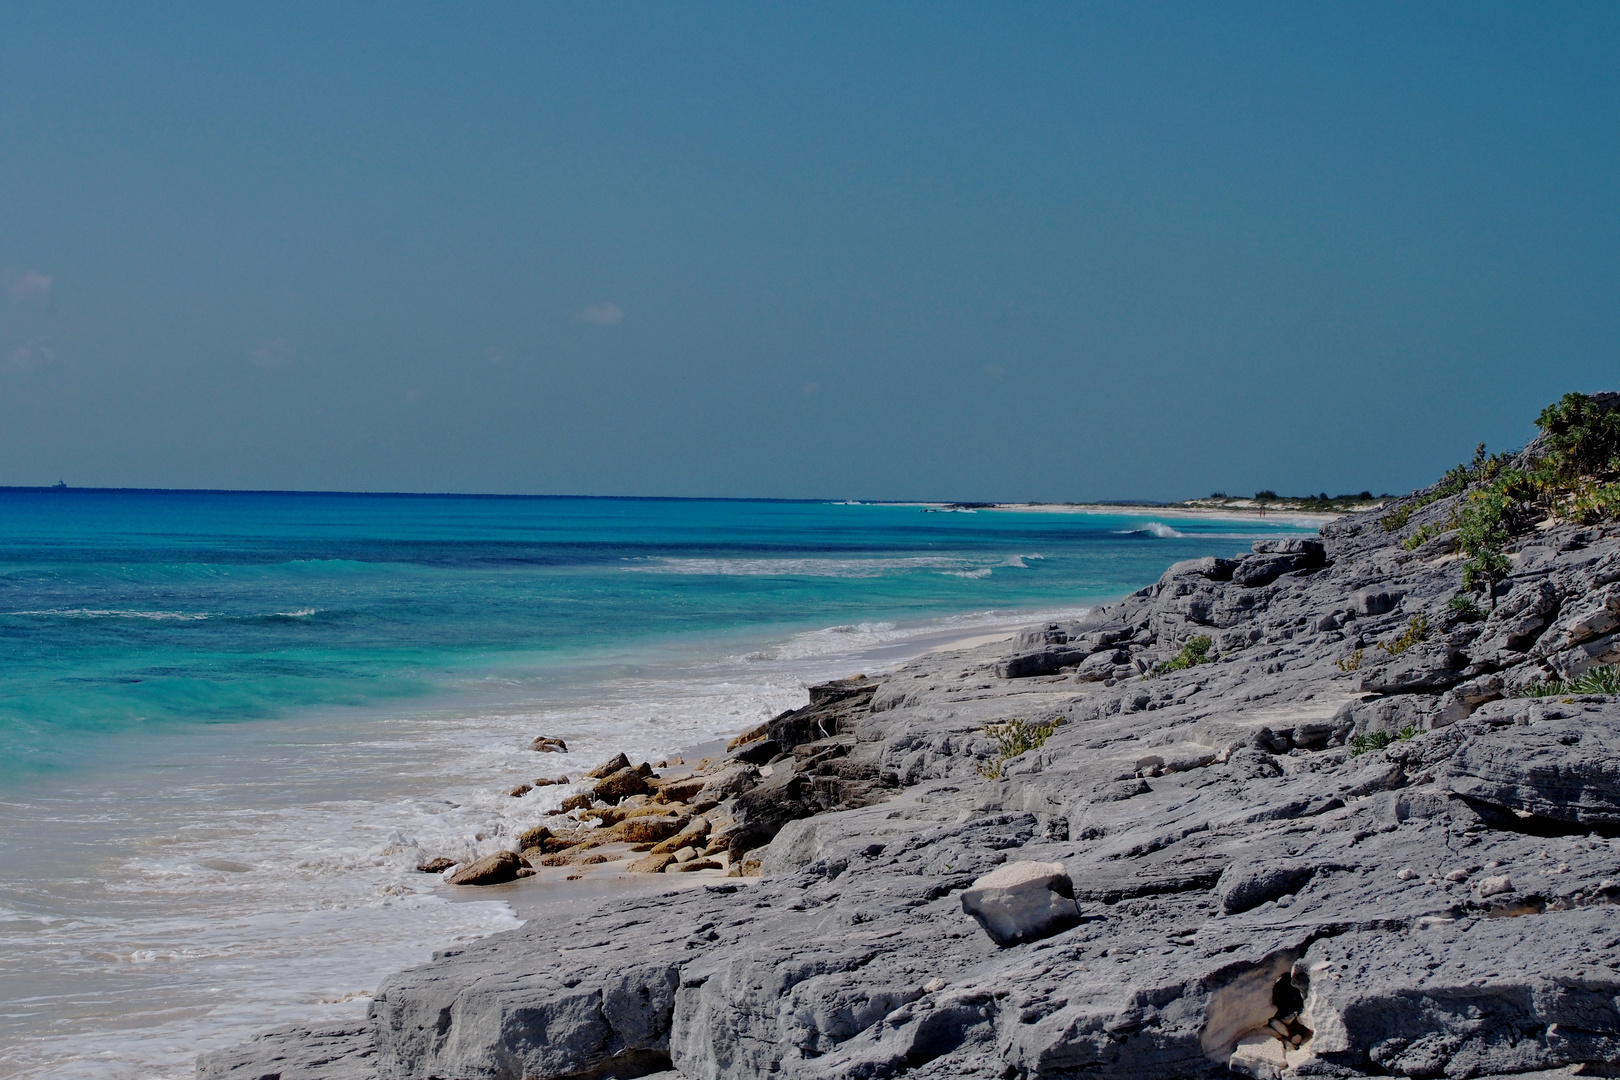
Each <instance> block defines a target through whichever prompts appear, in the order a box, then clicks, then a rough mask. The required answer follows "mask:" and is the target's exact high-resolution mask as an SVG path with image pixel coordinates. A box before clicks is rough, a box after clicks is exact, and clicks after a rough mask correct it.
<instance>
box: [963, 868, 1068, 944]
mask: <svg viewBox="0 0 1620 1080" xmlns="http://www.w3.org/2000/svg"><path fill="white" fill-rule="evenodd" d="M962 910H963V911H965V912H967V913H968V914H969V915H971V916H973V917H974V918H975V919H977V920H978V922H979V925H980V926H982V927H984V931H985V933H987V934H989V935H990V936H991V938H993V939H994V940H995V942H996V944H998V945H1016V944H1017V943H1018V942H1020V941H1030V940H1033V939H1035V938H1040V937H1046V936H1047V935H1048V934H1052V933H1055V932H1057V931H1058V930H1061V929H1064V928H1066V927H1068V926H1072V925H1073V924H1074V923H1075V922H1077V921H1078V920H1079V918H1080V908H1079V905H1078V904H1076V903H1075V900H1074V883H1073V882H1072V881H1070V880H1069V875H1068V874H1067V873H1066V872H1065V871H1064V869H1063V864H1062V863H1055V862H1054V863H1045V862H1012V863H1007V864H1006V865H1005V866H1000V867H997V868H996V869H994V870H992V871H990V872H989V873H988V874H985V875H984V876H983V877H981V878H979V879H978V880H977V881H975V882H974V883H973V884H972V885H970V886H968V888H967V889H966V890H965V891H964V892H963V893H962Z"/></svg>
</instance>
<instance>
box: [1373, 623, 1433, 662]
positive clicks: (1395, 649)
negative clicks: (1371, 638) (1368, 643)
mask: <svg viewBox="0 0 1620 1080" xmlns="http://www.w3.org/2000/svg"><path fill="white" fill-rule="evenodd" d="M1428 636H1429V617H1428V616H1427V615H1425V614H1423V613H1422V612H1418V613H1417V614H1416V615H1414V616H1412V618H1411V621H1410V622H1408V623H1407V624H1406V630H1405V631H1403V632H1402V634H1401V636H1400V637H1398V638H1396V639H1395V640H1393V641H1380V642H1379V643H1378V647H1379V648H1380V649H1383V650H1384V651H1385V652H1387V653H1389V655H1391V656H1399V655H1401V653H1403V652H1405V651H1406V650H1407V649H1410V648H1411V647H1412V646H1414V645H1416V644H1417V643H1418V642H1420V641H1423V640H1425V639H1426V638H1428Z"/></svg>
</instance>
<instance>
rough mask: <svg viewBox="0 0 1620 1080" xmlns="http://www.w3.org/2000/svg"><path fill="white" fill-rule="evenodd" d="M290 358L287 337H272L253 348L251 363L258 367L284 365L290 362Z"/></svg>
mask: <svg viewBox="0 0 1620 1080" xmlns="http://www.w3.org/2000/svg"><path fill="white" fill-rule="evenodd" d="M292 360H293V358H292V353H291V352H290V351H289V350H288V348H287V339H286V338H284V337H279V336H278V337H273V338H271V339H270V340H269V341H266V342H265V343H264V344H262V345H260V346H259V347H258V348H257V349H254V350H253V363H254V364H255V365H257V366H258V367H262V368H275V367H285V366H286V365H288V364H290V363H292Z"/></svg>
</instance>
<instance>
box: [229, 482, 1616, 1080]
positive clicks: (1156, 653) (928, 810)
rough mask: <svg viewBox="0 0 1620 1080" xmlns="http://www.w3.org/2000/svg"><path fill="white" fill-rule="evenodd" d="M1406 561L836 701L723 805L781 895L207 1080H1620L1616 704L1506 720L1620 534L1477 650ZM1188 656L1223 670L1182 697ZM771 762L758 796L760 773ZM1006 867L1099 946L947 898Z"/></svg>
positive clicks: (1219, 566)
mask: <svg viewBox="0 0 1620 1080" xmlns="http://www.w3.org/2000/svg"><path fill="white" fill-rule="evenodd" d="M1463 497H1465V496H1454V497H1453V498H1452V500H1450V502H1449V504H1448V500H1438V501H1436V502H1431V503H1430V504H1429V505H1427V506H1425V507H1423V508H1422V510H1423V513H1422V515H1416V514H1415V515H1413V521H1414V524H1417V523H1419V522H1420V521H1429V520H1432V521H1436V522H1444V521H1447V520H1449V515H1451V514H1452V513H1454V511H1455V508H1456V500H1457V499H1460V498H1463ZM1400 539H1402V534H1401V533H1399V532H1394V533H1392V532H1388V531H1386V530H1385V529H1384V527H1383V526H1382V525H1381V524H1380V522H1379V515H1377V514H1364V515H1358V516H1352V517H1347V518H1344V519H1341V520H1340V521H1337V522H1334V523H1333V524H1331V525H1329V526H1327V527H1326V528H1324V529H1323V530H1322V537H1321V544H1320V547H1317V546H1313V545H1311V544H1299V545H1296V546H1277V545H1274V544H1257V545H1255V550H1254V551H1252V552H1249V553H1246V554H1243V555H1240V556H1238V557H1235V558H1231V559H1206V560H1196V561H1194V562H1192V563H1181V564H1177V565H1176V566H1174V567H1171V568H1170V570H1169V571H1167V572H1166V573H1165V574H1164V576H1163V577H1162V578H1161V579H1160V580H1159V581H1158V582H1157V583H1155V584H1154V585H1152V586H1149V587H1148V588H1145V589H1143V590H1141V591H1139V592H1137V593H1134V594H1132V595H1131V596H1129V597H1126V598H1125V599H1123V600H1122V601H1120V602H1119V603H1116V604H1112V605H1109V606H1108V607H1106V608H1101V609H1098V610H1096V611H1094V612H1092V613H1091V614H1090V615H1088V616H1087V617H1086V618H1085V619H1082V620H1077V621H1075V622H1072V623H1065V624H1044V625H1042V626H1039V627H1034V628H1031V629H1030V630H1029V631H1026V632H1025V633H1024V634H1022V635H1020V636H1019V638H1018V639H1017V640H1016V641H1014V642H1012V643H1009V644H1007V645H1005V646H1000V647H996V646H990V647H983V648H979V649H975V650H971V651H965V652H954V653H951V652H946V653H935V654H930V655H928V656H925V657H923V658H921V659H919V660H917V661H915V662H913V663H911V664H908V665H907V666H905V667H903V668H901V669H900V670H898V671H895V672H893V673H891V674H889V675H886V676H882V677H877V678H869V679H863V680H859V681H846V682H845V683H843V684H834V685H832V686H829V687H827V688H818V689H817V691H816V694H815V697H814V698H813V700H812V703H811V705H810V706H808V707H807V708H806V709H804V710H796V711H795V712H794V713H790V714H784V716H782V717H779V718H777V720H775V721H772V722H771V723H770V724H769V725H766V726H765V730H762V731H760V732H758V733H754V734H753V737H752V738H749V739H747V740H745V741H742V742H740V743H739V744H738V746H737V747H735V748H734V749H733V752H732V754H733V761H734V762H735V766H725V767H726V768H728V769H729V768H733V767H734V768H735V769H736V770H740V771H741V772H742V774H744V775H746V770H750V769H752V770H755V773H754V774H753V776H752V777H751V779H761V781H762V782H759V783H757V785H755V786H752V787H749V786H748V785H747V784H746V783H743V782H739V784H738V787H739V790H738V791H736V792H733V793H728V794H727V795H726V796H725V798H726V799H727V800H728V801H727V802H726V803H725V804H723V805H725V806H726V807H727V808H728V810H727V813H730V814H732V815H733V816H734V821H735V823H734V824H733V825H731V826H728V827H727V828H726V829H723V830H722V829H717V830H715V833H714V834H713V835H719V834H720V833H722V832H723V833H725V835H726V836H727V837H728V839H729V843H730V845H731V849H732V852H733V854H734V855H737V856H739V858H737V859H736V861H735V862H734V864H733V865H735V866H737V867H739V868H741V867H744V866H746V867H748V868H749V869H750V870H752V869H755V868H757V869H758V870H759V871H761V872H762V874H763V876H759V877H742V878H733V879H726V880H725V881H724V882H722V883H711V884H708V885H706V886H704V887H702V888H697V889H690V890H685V891H679V892H671V893H668V894H665V895H661V896H651V897H648V896H643V897H637V898H634V899H627V900H623V901H620V902H616V903H610V904H607V905H606V906H604V908H603V909H602V910H601V911H600V912H598V913H596V914H593V915H591V916H589V917H585V918H579V919H568V920H537V921H534V922H531V923H529V924H527V925H525V926H524V927H523V928H521V929H519V930H516V931H512V932H509V933H505V934H498V935H494V936H492V937H490V938H486V939H484V940H482V941H479V942H475V943H473V944H471V945H468V946H466V947H464V948H459V949H455V950H449V951H446V952H444V953H442V954H440V955H439V956H438V957H436V958H435V960H434V961H433V962H432V963H431V964H428V965H425V966H423V967H420V968H417V969H415V970H412V971H408V972H404V973H401V974H399V975H395V976H393V977H391V978H390V979H388V980H387V981H386V982H385V983H384V984H383V986H382V987H381V988H380V989H379V991H378V993H377V996H376V998H375V1000H374V1002H373V1004H372V1007H371V1014H370V1020H369V1022H368V1023H367V1024H365V1025H361V1026H358V1027H355V1028H353V1029H344V1030H332V1031H323V1032H319V1033H298V1032H279V1033H274V1034H272V1035H266V1036H263V1037H261V1038H260V1039H258V1040H256V1041H255V1042H253V1043H250V1044H247V1045H246V1046H244V1047H241V1048H238V1049H237V1050H233V1051H229V1052H225V1053H221V1054H215V1055H211V1056H209V1057H208V1058H207V1059H206V1060H205V1061H203V1062H202V1063H201V1064H200V1066H199V1075H200V1076H202V1077H207V1078H221V1077H255V1078H256V1077H260V1076H265V1075H269V1074H272V1073H279V1074H280V1076H281V1078H282V1080H294V1078H304V1077H316V1076H328V1077H333V1078H339V1077H341V1078H344V1080H350V1078H353V1080H360V1078H362V1077H364V1078H366V1080H370V1078H371V1077H379V1078H388V1080H416V1078H421V1080H426V1078H428V1077H448V1078H460V1080H473V1078H478V1080H517V1078H520V1077H524V1078H541V1077H580V1076H609V1075H618V1076H630V1075H640V1074H643V1073H646V1072H649V1071H653V1070H660V1069H662V1070H671V1075H672V1076H677V1075H678V1076H680V1077H685V1078H688V1080H743V1078H752V1077H762V1076H766V1075H773V1074H775V1075H781V1076H783V1077H806V1078H809V1077H818V1078H819V1077H828V1078H832V1077H840V1078H842V1077H848V1078H851V1080H854V1078H862V1080H865V1078H874V1077H889V1076H907V1077H919V1078H920V1077H984V1078H987V1080H988V1078H991V1077H1001V1078H1006V1077H1013V1078H1036V1077H1040V1078H1047V1077H1052V1078H1056V1077H1065V1078H1068V1077H1081V1076H1084V1077H1088V1078H1093V1077H1094V1078H1120V1080H1125V1078H1142V1077H1165V1078H1169V1077H1211V1078H1213V1077H1217V1076H1223V1075H1230V1070H1232V1069H1237V1070H1240V1071H1246V1072H1248V1073H1250V1074H1251V1075H1265V1076H1272V1075H1284V1076H1307V1075H1310V1076H1341V1077H1347V1076H1374V1075H1378V1076H1389V1075H1394V1076H1409V1077H1437V1076H1447V1077H1459V1078H1461V1077H1485V1076H1503V1075H1511V1074H1526V1073H1532V1072H1535V1071H1537V1070H1552V1069H1566V1068H1568V1067H1573V1066H1576V1065H1583V1067H1584V1065H1585V1064H1587V1063H1604V1062H1612V1061H1615V1060H1620V906H1617V904H1620V699H1617V698H1616V697H1612V696H1609V697H1605V696H1591V695H1573V696H1572V695H1568V694H1566V695H1563V696H1562V697H1543V698H1529V697H1519V696H1514V694H1515V693H1516V692H1517V691H1519V690H1521V689H1522V688H1523V687H1525V686H1526V685H1529V684H1532V683H1534V682H1535V681H1537V680H1540V679H1545V678H1548V677H1550V676H1553V675H1557V674H1560V673H1571V672H1578V671H1580V670H1586V669H1588V668H1590V667H1591V666H1592V665H1593V664H1596V663H1598V662H1599V661H1600V660H1602V658H1604V657H1608V656H1611V655H1614V654H1615V653H1616V652H1620V646H1617V645H1615V644H1614V642H1615V640H1616V639H1615V634H1616V630H1617V628H1620V616H1617V615H1616V614H1615V612H1616V611H1620V602H1617V601H1615V600H1614V595H1615V594H1614V587H1615V586H1616V585H1617V584H1620V533H1617V532H1615V531H1611V530H1605V529H1602V528H1596V527H1586V528H1581V527H1576V526H1573V525H1569V524H1552V525H1549V526H1547V527H1545V528H1542V529H1539V530H1536V531H1533V532H1531V533H1530V534H1528V535H1527V536H1526V537H1525V538H1524V539H1522V540H1520V541H1519V542H1518V543H1516V544H1515V545H1514V546H1513V547H1512V548H1511V549H1510V552H1509V557H1510V560H1511V564H1512V569H1511V572H1510V574H1509V576H1508V578H1507V580H1506V581H1504V582H1503V583H1502V584H1501V585H1500V587H1499V588H1498V590H1497V592H1498V595H1497V597H1496V604H1495V610H1494V612H1492V613H1490V614H1489V615H1488V616H1485V615H1484V613H1483V612H1478V611H1475V610H1473V609H1470V608H1468V607H1467V606H1466V605H1457V606H1455V607H1454V606H1453V605H1452V604H1451V603H1450V601H1451V600H1452V599H1453V597H1456V596H1457V595H1458V594H1459V592H1460V589H1461V566H1460V562H1459V560H1458V559H1457V558H1456V556H1455V555H1453V554H1452V553H1451V549H1450V548H1448V547H1447V546H1446V545H1445V544H1439V545H1433V541H1426V542H1425V543H1424V544H1422V545H1418V546H1416V547H1415V548H1414V549H1413V550H1410V551H1409V550H1406V549H1405V548H1404V547H1403V546H1401V545H1400V544H1399V543H1398V541H1399V540H1400ZM1431 545H1433V546H1431ZM1483 606H1486V607H1488V606H1489V605H1488V604H1485V605H1483ZM1482 616H1483V617H1482ZM1200 637H1207V638H1209V639H1210V652H1209V654H1208V656H1209V662H1206V663H1192V664H1190V666H1186V667H1183V668H1181V669H1180V670H1169V671H1164V672H1163V673H1159V674H1155V673H1156V672H1158V671H1159V670H1160V668H1161V666H1162V665H1165V664H1166V662H1168V661H1171V660H1172V659H1173V658H1175V657H1177V656H1178V655H1179V656H1186V655H1188V654H1186V653H1184V652H1183V650H1184V649H1185V647H1186V646H1187V645H1188V643H1189V642H1192V641H1195V640H1196V639H1197V638H1200ZM1403 642H1404V643H1403ZM1099 655H1101V656H1103V657H1105V659H1104V660H1100V661H1097V662H1096V663H1095V664H1092V663H1091V658H1092V657H1095V656H1099ZM1031 658H1033V659H1031ZM1604 662H1607V661H1604ZM1088 664H1089V665H1090V666H1089V667H1088ZM1582 665H1584V667H1583V666H1582ZM1103 669H1106V673H1104V670H1103ZM1099 674H1104V677H1102V678H1096V676H1097V675H1099ZM1014 718H1017V719H1022V720H1025V721H1028V722H1029V723H1031V724H1045V723H1055V724H1056V727H1055V729H1054V730H1053V733H1052V734H1051V735H1050V737H1048V738H1047V739H1046V740H1045V742H1044V743H1043V744H1042V745H1040V746H1038V747H1035V748H1032V749H1030V750H1028V751H1027V752H1025V753H1023V754H1020V755H1018V756H1016V757H1014V758H1011V759H1009V760H1005V761H1000V762H999V768H991V767H990V766H991V765H992V764H997V763H995V762H994V755H995V754H996V743H995V741H994V740H993V739H991V738H990V737H989V736H988V735H987V734H986V733H985V728H986V727H987V726H989V725H991V724H997V723H1002V722H1005V721H1007V720H1010V719H1014ZM766 740H769V741H771V742H772V743H774V746H773V747H772V748H771V754H770V756H769V760H768V761H766V762H764V763H763V764H764V765H766V766H768V767H769V769H770V773H771V775H770V776H768V777H763V778H760V777H759V776H758V774H759V773H760V772H762V771H763V770H762V769H760V768H759V766H760V765H761V764H762V763H759V762H751V761H749V760H748V759H747V758H746V757H742V756H739V755H737V753H736V751H738V750H744V749H746V747H748V746H750V745H755V744H761V745H762V744H763V743H764V742H765V741H766ZM627 765H628V763H625V764H624V765H620V766H619V768H624V767H626V766H627ZM986 773H994V774H996V775H995V778H993V779H992V778H990V776H987V775H985V774H986ZM604 775H607V774H604ZM711 775H712V776H713V777H714V778H715V780H717V779H718V777H719V776H721V775H726V774H724V773H721V772H711ZM704 782H705V783H710V782H715V781H714V780H705V781H704ZM701 787H702V785H697V786H696V787H693V789H692V790H691V791H689V792H687V791H684V789H683V793H684V794H685V795H686V796H687V797H691V798H697V797H698V796H697V792H698V791H700V790H701ZM717 794H718V792H717ZM689 824H690V822H688V824H687V825H683V826H682V828H686V827H688V826H689ZM672 835H677V834H672ZM710 842H711V843H713V842H714V841H713V839H712V838H711V841H710ZM683 850H687V849H683ZM656 857H657V858H660V859H664V858H670V857H672V856H671V855H670V853H667V852H666V853H664V854H661V855H658V856H656ZM1009 862H1032V863H1056V864H1061V866H1062V868H1063V871H1064V874H1065V876H1066V878H1067V879H1068V880H1069V881H1070V882H1072V890H1073V893H1074V899H1075V901H1076V902H1077V903H1078V904H1079V911H1080V917H1079V919H1078V921H1077V922H1076V923H1075V924H1074V925H1073V926H1071V927H1069V928H1067V929H1059V930H1057V932H1055V933H1052V934H1051V935H1049V936H1045V937H1040V938H1038V939H1035V940H1029V941H1024V942H1022V943H1017V944H1011V945H1008V946H1006V947H1001V946H999V945H998V944H997V943H996V942H995V941H993V940H991V938H990V937H989V936H988V935H987V934H986V933H985V932H983V930H981V929H980V927H979V926H978V924H977V923H976V922H975V921H974V919H973V917H972V916H971V915H970V914H968V913H967V912H964V910H963V905H962V899H961V898H962V894H963V892H964V891H965V890H967V889H968V888H969V887H970V886H971V885H972V884H973V882H974V881H975V880H976V879H978V878H980V877H982V876H983V875H985V874H987V873H989V872H991V871H993V870H995V869H996V868H997V867H1000V866H1003V865H1005V864H1007V863H1009ZM317 1059H321V1060H325V1061H328V1062H330V1063H331V1064H330V1065H320V1064H316V1063H315V1062H316V1060H317ZM322 1070H325V1071H322Z"/></svg>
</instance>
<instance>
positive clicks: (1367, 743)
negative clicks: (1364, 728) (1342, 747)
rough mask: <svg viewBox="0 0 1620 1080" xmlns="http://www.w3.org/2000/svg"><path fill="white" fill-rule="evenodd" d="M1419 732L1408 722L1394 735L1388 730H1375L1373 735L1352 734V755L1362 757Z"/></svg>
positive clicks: (1405, 739) (1404, 740) (1403, 740)
mask: <svg viewBox="0 0 1620 1080" xmlns="http://www.w3.org/2000/svg"><path fill="white" fill-rule="evenodd" d="M1417 733H1418V729H1417V728H1415V727H1413V726H1412V725H1410V724H1408V725H1407V726H1406V727H1403V728H1401V730H1400V731H1398V732H1396V733H1395V734H1393V735H1391V734H1390V733H1389V732H1387V731H1375V732H1373V733H1372V734H1371V735H1352V736H1351V737H1350V756H1351V757H1360V756H1361V755H1362V754H1366V753H1371V752H1372V751H1374V750H1382V749H1383V748H1384V747H1386V746H1389V745H1391V744H1392V743H1395V742H1397V741H1398V742H1406V741H1407V740H1408V739H1411V738H1414V737H1415V736H1416V735H1417Z"/></svg>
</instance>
